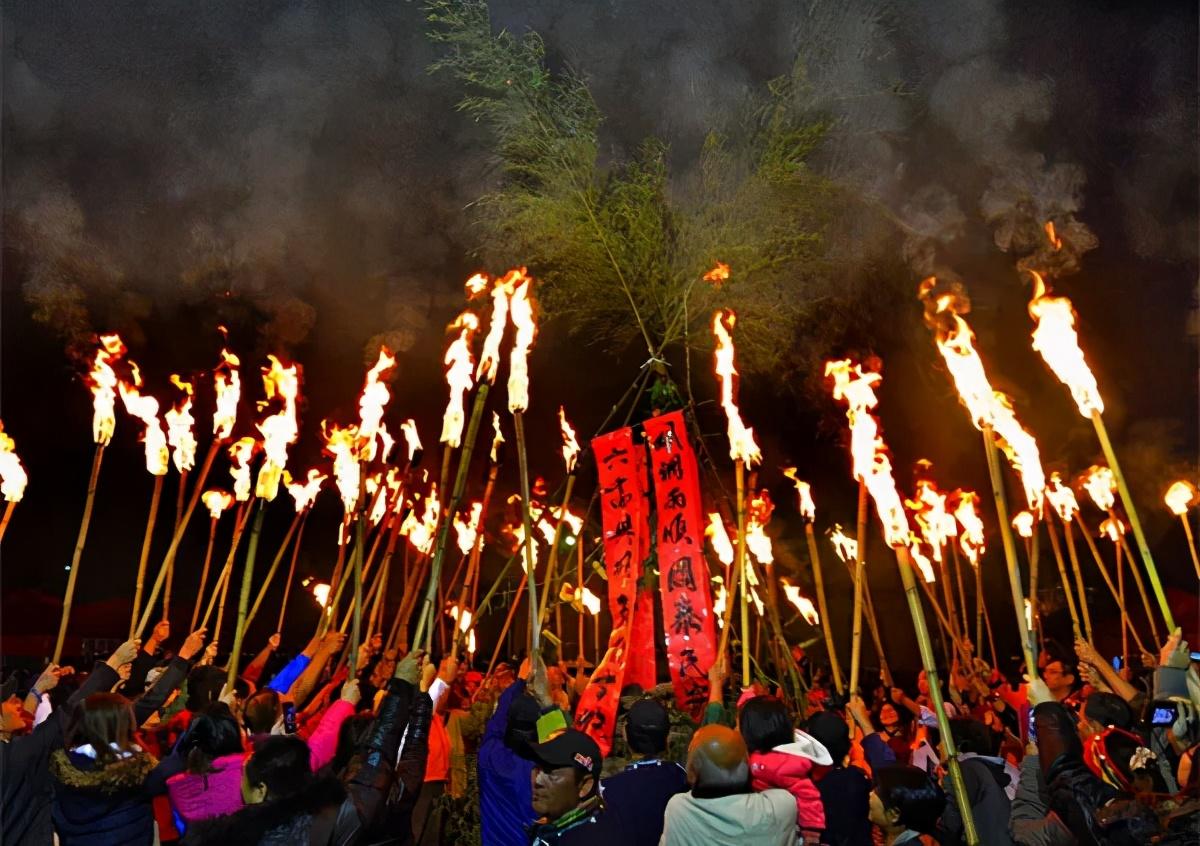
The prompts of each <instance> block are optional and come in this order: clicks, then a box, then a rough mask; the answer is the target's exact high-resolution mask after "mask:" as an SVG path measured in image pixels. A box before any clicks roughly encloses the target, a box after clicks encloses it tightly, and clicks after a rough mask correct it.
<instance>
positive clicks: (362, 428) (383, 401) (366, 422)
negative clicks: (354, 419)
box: [358, 347, 396, 461]
mask: <svg viewBox="0 0 1200 846" xmlns="http://www.w3.org/2000/svg"><path fill="white" fill-rule="evenodd" d="M395 366H396V359H395V357H394V356H393V355H392V352H391V350H389V349H388V348H387V347H380V348H379V358H378V359H376V360H375V366H374V367H372V368H371V369H370V370H368V371H367V376H366V379H365V380H364V382H363V389H362V393H361V394H360V395H359V397H358V438H359V442H360V443H361V445H362V452H363V456H362V457H363V458H364V459H366V460H367V461H374V460H375V453H376V444H375V437H376V436H377V435H378V436H379V438H380V440H381V441H383V445H384V456H385V457H386V454H387V452H388V448H389V443H390V442H391V436H390V435H389V434H388V433H387V429H386V428H385V427H384V425H383V409H384V407H385V406H386V405H387V403H388V400H389V399H391V398H392V392H391V391H390V390H389V389H388V386H387V383H386V382H384V381H382V380H383V377H384V376H385V375H386V374H388V373H390V372H391V370H392V368H393V367H395Z"/></svg>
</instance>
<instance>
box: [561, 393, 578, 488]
mask: <svg viewBox="0 0 1200 846" xmlns="http://www.w3.org/2000/svg"><path fill="white" fill-rule="evenodd" d="M558 425H559V428H561V429H562V440H563V446H562V454H563V463H564V464H566V465H567V472H568V473H574V472H575V462H576V460H577V459H578V458H579V441H577V440H575V430H574V429H572V428H571V424H570V423H568V422H567V413H566V412H565V411H564V410H563V407H562V406H561V405H560V406H559V407H558Z"/></svg>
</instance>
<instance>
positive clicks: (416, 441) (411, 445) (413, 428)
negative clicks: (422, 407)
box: [400, 417, 421, 463]
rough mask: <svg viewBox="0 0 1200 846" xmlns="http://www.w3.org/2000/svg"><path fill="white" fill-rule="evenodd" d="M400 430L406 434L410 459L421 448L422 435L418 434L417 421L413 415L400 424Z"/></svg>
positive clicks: (406, 445)
mask: <svg viewBox="0 0 1200 846" xmlns="http://www.w3.org/2000/svg"><path fill="white" fill-rule="evenodd" d="M400 432H401V434H403V435H404V445H405V447H407V449H408V460H409V462H410V463H411V462H412V460H413V456H414V455H416V454H417V453H418V452H419V451H420V450H421V436H420V435H419V434H417V421H415V420H413V419H412V418H411V417H410V418H409V419H408V420H405V421H404V422H403V423H401V424H400Z"/></svg>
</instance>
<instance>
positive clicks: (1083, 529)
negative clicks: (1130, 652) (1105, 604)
mask: <svg viewBox="0 0 1200 846" xmlns="http://www.w3.org/2000/svg"><path fill="white" fill-rule="evenodd" d="M1076 519H1077V520H1078V521H1079V534H1081V535H1083V540H1084V543H1086V544H1087V548H1088V551H1089V552H1090V553H1091V554H1092V560H1093V561H1095V562H1096V567H1097V569H1099V570H1100V575H1101V576H1102V577H1103V578H1104V584H1105V586H1106V587H1108V591H1109V593H1111V594H1112V598H1113V602H1115V603H1117V610H1118V611H1119V612H1120V613H1121V615H1122V616H1123V617H1124V618H1125V622H1126V623H1127V624H1128V625H1129V630H1130V632H1131V633H1132V634H1133V639H1134V640H1135V641H1137V644H1138V648H1139V649H1141V650H1142V651H1143V652H1144V651H1145V650H1146V647H1145V646H1144V645H1143V644H1142V638H1141V636H1140V635H1138V633H1137V629H1136V628H1134V626H1133V620H1132V618H1131V617H1130V616H1129V609H1128V608H1127V607H1126V605H1125V598H1124V595H1123V594H1122V593H1121V592H1120V591H1119V590H1118V589H1117V585H1116V584H1115V583H1114V582H1113V580H1112V576H1110V575H1109V573H1108V568H1107V567H1105V566H1104V559H1103V558H1102V557H1101V556H1100V550H1099V549H1098V548H1097V547H1096V541H1095V540H1094V539H1093V538H1092V532H1091V529H1090V527H1089V526H1088V524H1087V523H1085V522H1084V521H1083V518H1082V517H1081V516H1079V515H1078V514H1077V515H1076ZM1063 529H1064V533H1065V534H1066V536H1067V545H1068V546H1069V545H1071V544H1073V543H1075V533H1074V531H1073V530H1072V529H1071V522H1070V521H1067V522H1065V523H1064V524H1063Z"/></svg>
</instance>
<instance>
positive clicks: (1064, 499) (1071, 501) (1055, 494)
mask: <svg viewBox="0 0 1200 846" xmlns="http://www.w3.org/2000/svg"><path fill="white" fill-rule="evenodd" d="M1046 499H1048V500H1050V505H1051V506H1052V507H1053V508H1054V510H1055V511H1057V512H1058V516H1059V517H1061V518H1062V520H1063V522H1064V523H1070V522H1071V521H1072V520H1073V519H1074V518H1075V513H1076V512H1077V511H1079V502H1078V500H1076V499H1075V491H1073V490H1071V489H1070V488H1069V487H1067V486H1066V485H1064V484H1063V483H1062V477H1061V476H1059V475H1058V473H1057V472H1054V473H1051V474H1050V484H1049V486H1047V488H1046Z"/></svg>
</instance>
